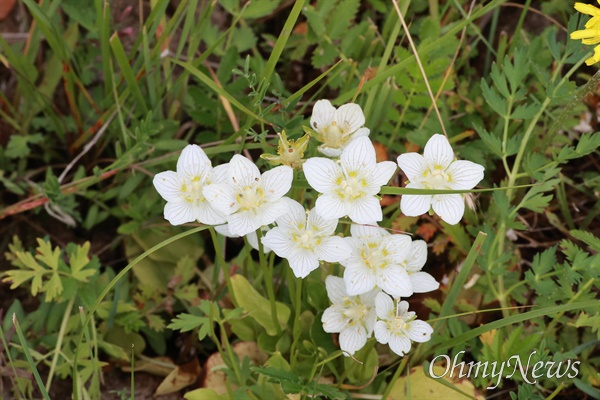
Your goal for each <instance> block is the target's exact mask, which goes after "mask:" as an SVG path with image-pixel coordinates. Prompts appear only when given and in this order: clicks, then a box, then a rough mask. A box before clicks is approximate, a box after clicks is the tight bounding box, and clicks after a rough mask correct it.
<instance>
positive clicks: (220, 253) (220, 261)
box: [208, 226, 236, 304]
mask: <svg viewBox="0 0 600 400" xmlns="http://www.w3.org/2000/svg"><path fill="white" fill-rule="evenodd" d="M208 230H209V232H210V237H211V239H212V242H213V246H214V247H215V254H216V260H217V263H216V264H215V270H218V268H221V269H223V275H224V277H225V282H226V283H227V290H228V291H229V296H231V301H233V303H234V304H235V303H236V301H235V294H234V291H233V286H231V276H229V265H227V261H225V258H224V257H223V249H222V248H221V243H219V238H218V237H217V233H216V232H215V229H214V228H213V227H212V226H211V227H209V228H208ZM217 267H218V268H217ZM217 286H218V285H216V287H217Z"/></svg>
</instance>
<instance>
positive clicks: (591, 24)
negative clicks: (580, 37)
mask: <svg viewBox="0 0 600 400" xmlns="http://www.w3.org/2000/svg"><path fill="white" fill-rule="evenodd" d="M596 25H600V17H599V16H596V17H592V18H590V20H589V21H588V22H586V23H585V28H586V29H593V28H596V29H598V26H596Z"/></svg>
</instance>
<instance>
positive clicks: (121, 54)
mask: <svg viewBox="0 0 600 400" xmlns="http://www.w3.org/2000/svg"><path fill="white" fill-rule="evenodd" d="M109 41H110V47H111V48H112V50H113V54H114V55H115V58H116V60H117V63H118V64H119V67H120V68H121V73H122V74H123V79H125V82H126V83H127V87H128V88H129V90H130V91H131V93H132V94H133V96H134V97H135V99H136V100H137V102H138V103H139V105H140V107H142V109H143V111H144V114H146V113H148V106H147V105H146V99H145V98H144V96H143V95H142V91H141V90H140V87H139V85H138V82H137V80H136V78H135V75H134V74H133V70H132V69H131V66H130V65H129V59H128V58H127V55H126V54H125V50H124V49H123V44H122V43H121V39H119V36H118V35H117V34H116V33H115V34H113V35H112V36H111V38H110V40H109Z"/></svg>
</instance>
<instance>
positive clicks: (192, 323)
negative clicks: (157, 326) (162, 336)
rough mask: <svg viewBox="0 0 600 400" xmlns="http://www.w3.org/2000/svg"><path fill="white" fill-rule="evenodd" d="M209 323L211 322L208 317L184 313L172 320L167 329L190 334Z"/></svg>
mask: <svg viewBox="0 0 600 400" xmlns="http://www.w3.org/2000/svg"><path fill="white" fill-rule="evenodd" d="M208 323H209V320H208V318H207V317H200V316H197V315H192V314H183V313H182V314H179V315H177V317H175V319H173V320H171V323H170V324H169V325H167V328H169V329H173V330H178V331H181V332H188V331H191V330H194V329H196V328H198V327H201V326H202V325H205V324H208Z"/></svg>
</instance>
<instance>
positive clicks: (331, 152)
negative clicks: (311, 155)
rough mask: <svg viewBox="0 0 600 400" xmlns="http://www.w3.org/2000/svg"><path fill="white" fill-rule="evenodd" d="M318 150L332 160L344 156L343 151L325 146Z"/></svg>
mask: <svg viewBox="0 0 600 400" xmlns="http://www.w3.org/2000/svg"><path fill="white" fill-rule="evenodd" d="M317 150H319V152H321V153H322V154H324V155H326V156H327V157H331V158H334V157H339V156H341V155H342V149H340V148H334V147H329V146H325V145H324V144H322V145H320V146H319V147H317Z"/></svg>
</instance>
